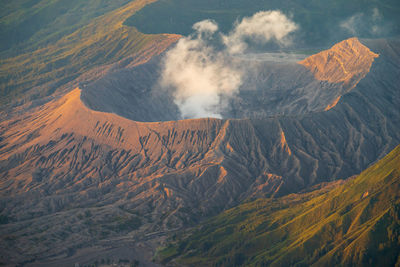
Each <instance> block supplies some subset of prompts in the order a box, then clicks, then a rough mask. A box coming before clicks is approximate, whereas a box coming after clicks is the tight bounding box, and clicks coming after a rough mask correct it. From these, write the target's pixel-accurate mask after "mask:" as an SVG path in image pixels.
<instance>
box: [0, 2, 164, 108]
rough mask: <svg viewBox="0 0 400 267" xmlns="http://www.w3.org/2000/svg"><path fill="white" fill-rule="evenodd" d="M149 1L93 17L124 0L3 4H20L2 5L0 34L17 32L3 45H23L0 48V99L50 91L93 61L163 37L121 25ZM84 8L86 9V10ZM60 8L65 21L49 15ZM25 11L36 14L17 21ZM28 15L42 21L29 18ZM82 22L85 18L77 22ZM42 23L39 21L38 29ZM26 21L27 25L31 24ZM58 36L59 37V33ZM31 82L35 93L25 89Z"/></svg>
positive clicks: (109, 59)
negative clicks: (7, 10) (9, 9)
mask: <svg viewBox="0 0 400 267" xmlns="http://www.w3.org/2000/svg"><path fill="white" fill-rule="evenodd" d="M152 1H153V0H137V1H130V2H129V3H128V4H126V5H124V6H123V7H121V8H118V9H115V10H113V11H110V12H108V13H106V14H104V15H101V16H98V17H96V18H92V17H93V16H94V15H95V14H98V13H101V12H103V11H105V10H106V9H111V8H113V7H118V5H122V4H123V3H125V2H128V1H116V2H115V3H114V1H103V2H113V4H107V5H105V6H104V7H103V8H100V7H101V6H102V5H101V4H100V3H102V1H94V0H93V1H67V2H71V4H70V5H72V6H71V8H72V10H68V11H65V10H66V9H68V8H66V9H65V8H64V7H65V6H63V5H62V3H63V2H65V1H61V0H59V1H56V0H54V1H40V2H39V3H38V4H37V5H39V4H43V7H42V6H40V7H38V6H37V5H28V2H29V1H25V2H24V1H16V2H15V3H14V2H12V3H8V4H7V5H5V6H6V7H8V6H10V5H17V4H19V5H21V6H23V8H21V9H18V11H17V8H15V7H14V9H15V11H14V12H11V13H9V14H7V15H4V14H3V13H4V11H2V12H3V13H2V18H1V23H2V25H1V31H2V35H3V36H7V34H8V35H10V36H13V33H15V34H16V35H15V36H14V37H15V38H10V40H9V43H8V44H7V42H6V43H4V45H5V46H7V45H9V46H14V45H15V46H18V45H20V46H22V47H23V48H24V49H22V51H25V50H26V51H25V52H23V53H19V52H18V53H17V54H18V55H14V53H13V51H10V50H7V51H6V52H4V53H3V59H1V61H0V104H4V103H7V102H9V101H10V100H15V99H18V98H20V97H21V96H25V97H26V95H28V96H29V98H36V97H40V96H45V95H48V94H51V93H52V92H53V91H54V90H56V89H57V88H58V87H59V86H60V85H62V84H65V83H67V82H69V81H71V80H73V79H74V78H76V77H78V76H79V75H80V74H82V73H84V72H85V71H88V70H90V69H91V68H93V67H96V66H100V65H103V64H109V63H112V62H116V61H118V60H120V59H121V58H123V57H125V56H127V55H130V54H132V53H135V52H139V51H141V49H142V48H143V47H144V46H145V45H146V44H149V43H150V42H155V41H160V40H162V39H165V38H167V37H166V36H164V35H145V34H142V33H140V32H138V31H137V30H136V29H135V28H133V27H129V26H124V25H122V23H123V21H125V20H126V19H127V18H128V17H130V16H131V15H132V14H134V13H135V12H136V11H137V10H139V9H141V8H142V7H143V6H145V5H147V4H148V3H150V2H152ZM31 2H32V1H31ZM83 2H85V4H83ZM91 2H96V3H98V6H100V7H98V8H97V6H96V4H95V3H93V5H94V6H93V8H89V7H90V3H91ZM29 3H30V2H29ZM82 5H83V6H82ZM61 6H63V7H61ZM66 7H68V5H66ZM80 8H83V9H80ZM85 8H88V9H89V10H88V11H87V12H86V9H85ZM53 9H54V10H53ZM61 11H65V12H66V13H65V12H64V13H65V14H64V13H63V15H61V16H60V18H59V19H61V20H64V19H65V20H66V21H63V22H60V21H59V19H54V17H53V15H54V14H58V13H60V12H61ZM29 12H31V13H34V14H36V15H33V14H29V16H28V18H27V19H26V20H22V21H21V22H20V23H18V21H19V20H18V17H25V13H29ZM41 12H42V13H41ZM61 13H62V12H61ZM83 13H84V14H85V15H83ZM80 15H82V18H81V19H80V20H79V19H78V20H77V22H76V23H71V24H69V23H68V22H69V21H70V20H72V21H74V18H75V16H76V17H80ZM49 16H50V17H49ZM29 18H32V20H35V21H36V20H38V21H40V20H43V22H37V23H36V22H35V23H31V22H29ZM88 21H90V22H88ZM86 22H87V24H86V25H84V26H82V24H85V23H86ZM25 24H27V25H25ZM42 24H43V25H44V26H43V29H41V30H40V29H39V28H40V27H41V26H42ZM28 25H32V28H29V27H28ZM69 25H70V26H69ZM73 29H76V30H74V31H72V33H69V34H66V33H68V32H69V31H71V30H73ZM65 34H66V35H65ZM44 36H46V38H44ZM60 36H61V38H58V37H60ZM2 44H3V42H2ZM31 48H32V49H31ZM3 49H5V48H4V47H3ZM30 50H32V51H30ZM36 86H41V87H40V88H38V89H37V90H35V93H34V94H33V93H32V92H29V91H30V90H31V89H32V88H35V87H36ZM28 92H29V94H28Z"/></svg>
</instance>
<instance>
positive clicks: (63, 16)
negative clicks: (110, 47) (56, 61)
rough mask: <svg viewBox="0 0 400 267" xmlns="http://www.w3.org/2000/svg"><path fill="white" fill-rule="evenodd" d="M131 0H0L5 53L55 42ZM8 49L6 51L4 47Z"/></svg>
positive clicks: (3, 49) (0, 25) (0, 23)
mask: <svg viewBox="0 0 400 267" xmlns="http://www.w3.org/2000/svg"><path fill="white" fill-rule="evenodd" d="M128 2H129V0H114V1H107V0H86V1H81V0H39V1H32V0H13V1H9V0H0V6H1V10H0V36H1V42H0V51H1V52H3V56H7V54H9V53H14V54H15V53H16V52H18V51H20V50H25V51H26V50H31V49H34V48H37V47H41V46H44V45H46V44H48V43H51V42H55V41H57V40H58V39H60V38H61V37H62V36H65V35H67V34H70V33H72V32H73V31H74V30H77V29H78V28H80V27H82V26H84V25H85V24H87V23H88V22H89V21H90V20H91V19H93V18H95V17H98V16H100V15H103V14H105V13H106V12H108V11H111V10H114V9H116V8H119V7H121V6H123V5H125V4H126V3H128ZM9 49H10V50H11V51H7V53H4V51H5V50H9Z"/></svg>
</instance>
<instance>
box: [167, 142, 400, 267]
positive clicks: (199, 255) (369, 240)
mask: <svg viewBox="0 0 400 267" xmlns="http://www.w3.org/2000/svg"><path fill="white" fill-rule="evenodd" d="M399 240H400V146H398V147H397V148H395V149H394V150H393V151H392V152H391V153H390V154H388V155H387V156H386V157H385V158H384V159H382V160H380V161H379V162H378V163H376V164H374V165H373V166H372V167H370V168H368V169H367V170H366V171H364V172H363V173H362V174H361V175H359V176H358V177H356V178H354V179H350V180H349V181H347V182H345V183H343V184H336V185H330V187H329V186H328V187H327V188H322V189H320V190H317V191H314V192H311V193H305V194H298V195H289V196H287V197H284V198H280V199H260V200H257V201H254V202H249V203H247V204H243V205H240V206H238V207H236V208H234V209H231V210H228V211H226V212H224V213H222V214H221V215H219V216H217V217H215V218H213V219H212V220H210V221H209V222H207V223H206V224H204V225H202V226H201V227H198V228H197V229H196V230H195V231H194V232H193V233H192V234H191V235H190V236H189V237H187V238H185V239H183V241H180V242H178V243H177V244H176V245H173V246H170V247H168V248H166V249H164V250H163V251H162V252H161V253H160V257H161V259H162V260H164V262H167V261H170V260H171V259H172V258H174V257H177V256H179V258H178V259H177V260H176V262H178V263H184V264H188V265H193V266H214V264H215V265H216V266H238V265H243V266H292V265H296V266H310V265H315V266H394V265H395V264H396V263H397V264H399V263H400V257H399V255H400V254H399V253H400V242H399Z"/></svg>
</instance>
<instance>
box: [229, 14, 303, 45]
mask: <svg viewBox="0 0 400 267" xmlns="http://www.w3.org/2000/svg"><path fill="white" fill-rule="evenodd" d="M297 29H298V26H297V25H296V24H295V23H294V22H293V21H291V20H290V19H289V18H288V17H286V16H285V15H284V14H283V13H281V12H280V11H260V12H257V13H255V14H254V15H253V16H251V17H246V18H243V20H242V21H241V22H240V23H237V24H236V25H235V27H234V29H233V31H232V32H231V33H230V34H229V35H226V36H223V41H224V43H225V45H226V46H227V48H228V50H229V52H230V53H243V52H244V51H245V50H246V48H247V46H248V44H247V42H246V41H247V40H249V41H251V42H257V43H260V44H265V43H267V42H269V41H275V42H277V43H278V44H280V45H287V44H288V43H289V42H290V40H289V39H288V38H287V37H288V35H289V34H290V33H292V32H293V31H295V30H297Z"/></svg>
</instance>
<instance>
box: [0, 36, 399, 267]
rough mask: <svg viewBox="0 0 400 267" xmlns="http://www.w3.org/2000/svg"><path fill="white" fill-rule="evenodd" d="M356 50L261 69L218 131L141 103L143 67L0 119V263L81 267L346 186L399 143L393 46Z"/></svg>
mask: <svg viewBox="0 0 400 267" xmlns="http://www.w3.org/2000/svg"><path fill="white" fill-rule="evenodd" d="M361 42H362V43H363V44H361V43H360V42H359V41H358V40H357V39H350V40H347V41H344V42H342V43H340V44H338V45H337V46H334V47H333V48H332V49H331V50H328V51H324V52H322V53H321V54H318V55H316V56H312V57H310V58H308V59H306V60H305V61H303V62H301V64H303V65H299V64H297V65H295V64H289V65H285V64H281V65H279V64H278V66H277V67H275V69H270V68H268V70H270V71H268V72H267V71H265V73H264V74H260V78H259V79H257V80H255V84H253V85H252V86H250V85H251V84H249V87H248V88H250V89H251V88H253V89H251V90H250V89H249V90H247V91H241V93H240V94H239V95H238V96H237V98H235V99H233V103H234V105H232V107H235V110H234V109H233V108H232V109H231V110H228V111H227V113H226V114H224V115H225V116H226V117H227V118H226V119H223V120H220V119H212V118H205V119H194V120H180V121H177V120H176V119H177V118H179V113H178V109H177V107H176V106H175V104H174V102H173V100H172V98H171V96H170V95H169V94H168V92H167V91H166V92H163V94H164V95H157V94H155V91H154V88H156V87H155V86H154V84H155V83H154V77H153V75H154V74H156V73H157V72H156V71H153V70H157V64H156V63H155V62H156V61H157V60H156V59H155V60H154V61H149V62H148V63H147V64H142V65H140V66H130V65H129V64H124V61H121V62H119V63H116V64H115V65H110V66H108V67H107V72H105V75H101V76H100V79H96V80H95V81H90V80H91V79H88V80H89V82H87V83H81V87H82V88H76V89H74V90H72V91H70V92H69V93H68V94H66V95H64V96H62V97H60V98H57V99H54V100H53V101H50V102H49V103H47V104H44V105H40V106H36V107H35V106H32V107H31V108H30V109H29V112H22V111H21V109H17V110H14V111H13V112H10V113H8V115H7V116H5V115H4V120H2V122H1V123H0V129H1V140H0V196H1V197H0V211H1V222H2V224H1V226H0V233H1V235H2V237H3V238H2V242H1V244H0V246H1V248H2V249H1V255H0V256H1V258H0V261H1V262H3V263H6V264H12V263H24V262H25V263H31V264H33V265H35V264H36V265H41V264H44V263H45V262H47V263H49V262H50V263H49V264H50V265H51V264H56V263H60V262H64V264H72V263H73V262H74V261H75V259H76V258H77V257H80V255H82V254H84V255H86V258H84V260H83V262H86V263H91V262H93V261H95V260H101V255H105V254H104V253H103V252H102V251H109V249H113V250H114V251H115V250H118V249H123V248H126V247H127V246H128V245H127V244H128V243H129V242H131V243H132V242H134V246H133V248H132V250H135V249H136V250H137V251H141V249H142V250H143V247H145V248H149V249H150V250H151V249H154V248H155V247H156V246H158V245H159V244H160V243H159V242H161V241H160V240H162V238H163V237H165V235H166V234H168V233H170V232H171V231H174V230H177V229H182V227H184V226H188V225H193V224H194V223H196V222H199V221H201V220H203V219H204V218H206V217H207V216H211V215H215V214H217V213H218V212H220V211H222V210H224V209H227V208H230V207H233V206H234V205H237V204H239V203H240V202H242V201H244V200H247V199H252V198H258V197H265V196H275V197H277V196H281V195H286V194H288V193H292V192H298V191H300V190H302V189H305V188H307V187H309V186H312V185H314V184H317V183H319V182H324V181H331V180H335V179H341V178H347V177H349V176H352V175H354V174H358V173H360V172H361V171H362V170H363V169H365V168H366V167H367V166H368V165H370V164H371V163H373V162H375V161H376V160H377V159H379V158H381V157H383V156H384V155H385V154H387V153H388V152H389V151H390V150H392V149H393V148H394V147H395V146H396V145H397V144H398V143H399V141H400V129H399V125H400V114H399V112H400V111H399V109H398V107H399V106H400V95H399V92H400V91H399V84H400V82H399V77H400V69H399V67H398V66H399V64H400V44H399V41H398V40H383V39H382V40H363V41H361ZM364 45H365V46H364ZM371 51H373V52H371ZM378 55H379V57H377V56H378ZM353 57H354V58H356V60H355V59H354V58H353ZM127 62H129V61H127ZM118 64H119V65H118ZM258 64H259V65H257V66H256V69H257V68H261V69H262V68H264V67H265V66H271V64H270V63H268V62H262V63H258ZM330 64H334V65H332V66H338V65H340V66H341V68H337V67H329V66H330ZM271 68H272V67H271ZM293 70H296V71H293ZM285 72H286V74H284V73H285ZM278 77H280V78H282V80H281V79H278ZM290 78H291V79H292V80H291V79H290ZM299 81H300V83H299ZM260 84H264V86H263V87H260V86H259V85H260ZM284 84H285V85H286V87H282V90H284V92H285V94H282V93H281V92H279V91H278V90H277V89H278V88H280V85H284ZM296 84H300V85H299V86H295V85H296ZM271 88H272V89H271ZM252 90H253V91H252ZM309 90H311V91H309ZM255 92H256V93H255ZM260 92H263V94H264V96H263V97H258V95H259V93H260ZM309 92H313V93H309ZM283 95H285V96H286V98H285V99H280V98H279V96H283ZM256 96H257V100H259V102H255V103H256V104H254V105H253V106H252V107H250V106H249V103H251V101H254V100H255V97H256ZM271 96H275V99H274V98H272V100H271ZM313 96H315V97H313ZM338 98H340V100H337V99H338ZM336 100H337V101H336ZM263 101H264V102H263ZM268 101H271V102H268ZM282 103H283V104H282ZM156 107H158V108H156ZM291 107H294V108H291ZM273 111H274V112H273ZM113 113H114V114H113ZM115 113H116V114H115ZM283 113H285V114H283ZM229 115H232V116H231V117H229ZM124 117H126V118H124ZM140 118H141V119H140ZM239 118H240V119H239ZM132 119H134V120H132ZM135 120H136V121H135ZM139 120H144V121H155V120H171V121H159V122H139ZM154 240H157V241H156V243H152V242H153V241H154ZM149 249H148V250H149ZM88 251H91V253H92V254H91V253H89V252H88ZM93 251H97V253H95V252H93ZM99 252H101V254H100V255H99ZM90 255H92V256H90ZM132 255H138V256H137V257H141V258H140V260H141V261H142V262H145V261H148V260H149V257H150V256H148V257H147V258H146V259H143V257H142V256H140V255H141V253H140V252H138V253H136V254H135V253H133V254H132ZM132 257H133V256H132ZM135 257H136V256H135ZM132 260H133V258H132Z"/></svg>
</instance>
